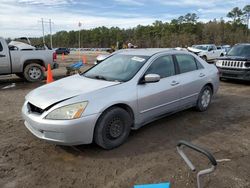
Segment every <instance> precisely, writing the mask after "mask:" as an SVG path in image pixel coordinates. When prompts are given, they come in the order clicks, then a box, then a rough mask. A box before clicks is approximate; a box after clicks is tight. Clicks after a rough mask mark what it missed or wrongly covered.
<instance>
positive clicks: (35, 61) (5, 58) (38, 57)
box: [0, 37, 58, 82]
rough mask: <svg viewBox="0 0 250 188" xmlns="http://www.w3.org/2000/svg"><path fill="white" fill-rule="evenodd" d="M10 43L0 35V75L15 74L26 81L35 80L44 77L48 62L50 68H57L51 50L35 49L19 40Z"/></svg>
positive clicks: (54, 54) (53, 53)
mask: <svg viewBox="0 0 250 188" xmlns="http://www.w3.org/2000/svg"><path fill="white" fill-rule="evenodd" d="M10 44H12V45H8V44H7V43H6V41H5V39H4V38H1V37H0V75H7V74H16V75H17V76H19V77H21V78H24V79H25V80H27V81H28V82H36V81H40V80H42V79H43V78H44V72H45V71H46V70H47V67H48V64H50V65H51V68H52V69H54V68H58V64H57V63H56V62H55V60H56V53H55V52H54V51H53V50H36V48H35V47H33V46H31V45H28V44H25V43H20V42H12V43H10Z"/></svg>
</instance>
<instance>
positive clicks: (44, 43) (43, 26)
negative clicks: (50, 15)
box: [41, 18, 45, 46]
mask: <svg viewBox="0 0 250 188" xmlns="http://www.w3.org/2000/svg"><path fill="white" fill-rule="evenodd" d="M41 20H42V30H43V45H44V46H45V38H44V23H43V18H41Z"/></svg>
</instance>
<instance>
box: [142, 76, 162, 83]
mask: <svg viewBox="0 0 250 188" xmlns="http://www.w3.org/2000/svg"><path fill="white" fill-rule="evenodd" d="M160 79H161V77H160V75H159V74H147V75H145V76H144V80H143V81H144V83H155V82H159V81H160Z"/></svg>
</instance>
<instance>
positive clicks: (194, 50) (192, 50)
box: [187, 47, 204, 53]
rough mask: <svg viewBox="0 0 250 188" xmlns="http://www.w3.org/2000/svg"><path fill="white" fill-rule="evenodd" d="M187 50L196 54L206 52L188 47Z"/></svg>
mask: <svg viewBox="0 0 250 188" xmlns="http://www.w3.org/2000/svg"><path fill="white" fill-rule="evenodd" d="M187 49H188V51H190V52H194V53H199V52H203V51H204V50H200V49H197V48H193V47H188V48H187Z"/></svg>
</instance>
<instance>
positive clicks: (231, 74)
mask: <svg viewBox="0 0 250 188" xmlns="http://www.w3.org/2000/svg"><path fill="white" fill-rule="evenodd" d="M218 70H219V71H220V77H221V78H228V79H236V80H247V81H250V70H249V69H248V70H236V69H225V68H218Z"/></svg>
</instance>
